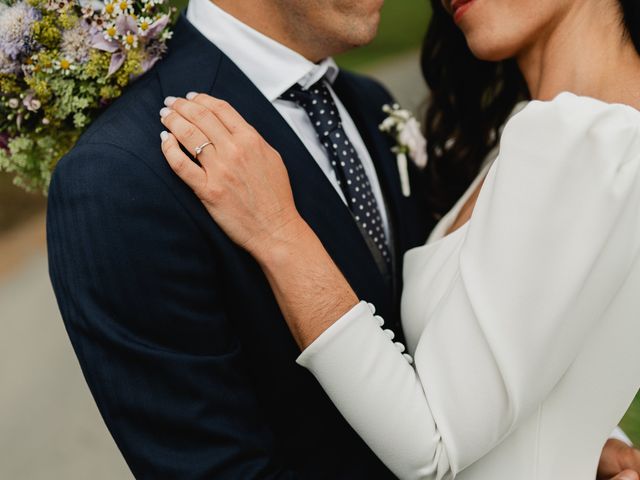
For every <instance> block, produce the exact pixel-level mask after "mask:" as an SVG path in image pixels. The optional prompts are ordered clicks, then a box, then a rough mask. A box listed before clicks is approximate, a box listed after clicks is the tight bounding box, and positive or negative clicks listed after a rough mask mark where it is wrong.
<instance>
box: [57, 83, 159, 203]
mask: <svg viewBox="0 0 640 480" xmlns="http://www.w3.org/2000/svg"><path fill="white" fill-rule="evenodd" d="M161 107H162V89H161V87H160V82H159V79H158V76H157V74H156V73H155V72H154V71H153V70H152V71H151V72H149V73H148V74H147V75H145V76H144V77H142V78H140V79H139V80H138V81H136V82H135V83H133V84H132V85H130V86H129V87H128V88H127V90H126V91H125V92H124V94H123V95H122V96H121V97H120V98H118V99H117V100H115V101H114V102H113V104H111V105H110V106H109V107H108V108H106V109H105V110H104V111H103V112H102V113H101V114H100V115H99V116H98V118H96V120H95V121H94V122H93V123H92V124H91V125H90V126H89V127H88V128H87V130H86V131H85V132H84V133H83V135H82V136H81V137H80V139H79V141H78V142H77V143H76V145H75V146H74V147H73V148H72V149H71V151H70V152H69V153H67V154H66V155H65V156H64V157H63V158H62V159H61V160H60V162H59V163H58V165H57V166H56V168H55V169H54V173H53V178H52V193H53V191H55V188H54V187H55V185H56V184H64V185H65V188H74V186H75V187H80V186H82V185H92V186H93V187H92V188H96V189H97V188H103V187H104V186H105V184H109V185H111V187H109V188H120V187H119V185H123V186H124V185H125V184H128V182H129V180H127V177H128V178H129V179H130V178H137V179H138V180H140V179H144V178H147V179H151V178H152V177H154V176H156V175H154V174H153V173H152V171H153V170H156V171H157V170H160V169H161V168H162V164H161V163H162V162H161V160H162V158H161V157H162V153H161V151H160V147H159V146H160V136H159V135H160V132H161V131H162V124H161V123H160V120H159V113H158V112H159V110H160V108H161ZM150 174H151V175H150ZM106 178H108V179H109V182H105V179H106ZM150 181H151V180H150ZM153 181H155V180H153Z"/></svg>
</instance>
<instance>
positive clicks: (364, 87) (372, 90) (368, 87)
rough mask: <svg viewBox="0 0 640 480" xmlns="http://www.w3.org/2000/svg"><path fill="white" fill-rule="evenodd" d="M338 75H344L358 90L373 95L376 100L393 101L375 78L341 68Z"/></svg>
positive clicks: (387, 91)
mask: <svg viewBox="0 0 640 480" xmlns="http://www.w3.org/2000/svg"><path fill="white" fill-rule="evenodd" d="M340 75H342V76H344V79H345V80H346V81H347V82H348V83H350V84H352V85H354V86H356V87H357V88H358V90H361V91H363V92H364V93H366V94H367V95H369V96H373V98H375V99H376V100H380V101H382V102H384V103H389V102H392V101H393V96H392V95H391V93H390V92H389V90H387V88H386V87H385V86H384V85H383V84H382V83H380V82H379V81H378V80H376V79H375V78H372V77H370V76H368V75H364V74H361V73H355V72H351V71H348V70H341V71H340Z"/></svg>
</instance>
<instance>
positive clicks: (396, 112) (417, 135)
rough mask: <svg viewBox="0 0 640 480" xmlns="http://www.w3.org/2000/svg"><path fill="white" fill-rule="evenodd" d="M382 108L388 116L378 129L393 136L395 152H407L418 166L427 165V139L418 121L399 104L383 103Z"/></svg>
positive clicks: (423, 166)
mask: <svg viewBox="0 0 640 480" xmlns="http://www.w3.org/2000/svg"><path fill="white" fill-rule="evenodd" d="M382 110H383V111H384V112H385V113H387V114H388V115H389V116H388V117H387V118H386V119H385V120H384V121H383V122H382V123H381V124H380V130H381V131H383V132H386V133H388V134H390V135H391V136H393V137H394V138H395V140H396V142H397V143H398V144H397V146H396V147H395V148H394V152H395V153H405V154H408V155H409V157H410V158H411V160H413V163H415V165H416V166H417V167H419V168H425V167H426V166H427V140H426V139H425V138H424V135H422V131H421V126H420V122H418V121H417V120H416V118H415V117H414V116H413V114H412V113H411V112H410V111H409V110H404V109H402V108H400V105H398V104H395V105H393V106H390V105H385V106H384V107H382Z"/></svg>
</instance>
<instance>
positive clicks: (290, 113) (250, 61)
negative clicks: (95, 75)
mask: <svg viewBox="0 0 640 480" xmlns="http://www.w3.org/2000/svg"><path fill="white" fill-rule="evenodd" d="M187 20H189V22H191V24H193V26H194V27H195V28H196V29H198V30H199V31H200V33H202V34H203V35H204V36H205V37H206V38H207V39H209V40H210V41H211V42H212V43H214V44H215V45H216V46H217V47H218V48H219V49H220V50H221V51H222V52H223V53H224V54H225V55H226V56H227V57H229V58H230V59H231V60H232V61H233V62H234V63H235V64H236V65H237V66H238V68H240V70H242V72H243V73H244V74H245V75H246V76H247V77H248V78H249V80H251V81H252V82H253V83H254V85H255V86H256V87H257V88H258V90H260V92H261V93H262V94H263V95H264V96H265V97H266V98H267V99H268V100H269V101H270V102H271V103H272V104H273V106H274V107H275V108H276V110H278V112H280V114H281V115H282V117H283V118H284V119H285V120H286V121H287V123H288V124H289V125H290V126H291V128H292V129H293V131H294V132H295V133H296V134H297V135H298V137H299V138H300V140H301V141H302V143H303V144H304V145H305V146H306V147H307V150H308V151H309V153H310V154H311V156H312V157H313V158H314V159H315V161H316V162H317V164H318V166H319V167H320V169H321V170H322V171H323V172H324V174H325V175H326V177H327V178H328V179H329V181H330V182H331V184H332V185H333V187H334V188H335V190H336V193H337V194H338V195H340V197H341V198H342V201H343V202H344V203H345V205H346V204H347V202H346V199H345V197H344V194H343V192H342V189H341V188H340V186H339V185H338V180H337V178H336V174H335V171H334V169H333V167H332V166H331V160H330V159H329V156H328V154H327V151H326V149H325V148H324V146H323V145H322V144H321V143H320V140H319V139H318V135H317V133H316V130H315V129H314V127H313V125H312V124H311V120H310V119H309V117H308V115H307V113H306V112H305V110H304V109H303V108H302V107H300V106H298V105H297V104H296V103H293V102H290V101H285V100H281V99H280V98H279V97H280V95H282V94H283V93H285V92H286V91H287V90H288V89H289V88H290V87H292V86H293V85H295V84H296V83H299V84H300V85H301V86H302V87H303V88H308V87H310V86H311V85H313V84H314V83H316V82H317V81H318V80H320V79H321V78H323V77H324V78H325V80H326V82H327V85H328V87H329V90H330V91H331V94H332V96H333V99H334V101H335V102H336V105H337V107H338V112H339V113H340V117H341V119H342V123H343V126H344V129H345V132H346V133H347V135H348V136H349V139H350V140H351V143H352V144H353V146H354V148H355V150H356V152H357V153H358V156H359V157H360V160H361V161H362V165H363V166H364V169H365V172H366V173H367V176H368V177H369V181H370V183H371V188H372V189H373V194H374V196H375V198H376V200H377V202H378V206H379V207H380V213H381V215H382V222H383V224H384V229H385V233H386V235H387V238H390V236H389V222H388V216H387V212H386V209H385V204H384V200H383V196H382V190H381V188H380V183H379V181H378V176H377V174H376V169H375V166H374V164H373V161H372V160H371V155H370V154H369V152H368V150H367V147H366V146H365V143H364V141H363V140H362V137H361V136H360V133H359V132H358V129H357V127H356V125H355V124H354V122H353V120H352V118H351V116H350V115H349V112H347V109H346V108H345V107H344V105H343V104H342V102H341V101H340V99H339V98H338V97H337V96H336V94H335V92H334V91H333V89H332V88H331V83H333V81H335V79H336V77H337V76H338V73H339V69H338V66H337V65H336V63H335V62H334V61H333V59H331V58H327V59H326V60H324V61H322V62H321V63H319V64H315V63H313V62H311V61H309V60H307V59H306V58H304V57H303V56H302V55H300V54H299V53H296V52H295V51H293V50H291V49H290V48H288V47H285V46H284V45H282V44H281V43H278V42H276V41H275V40H273V39H271V38H269V37H267V36H265V35H263V34H262V33H260V32H258V31H256V30H254V29H253V28H251V27H249V26H248V25H246V24H244V23H242V22H241V21H240V20H238V19H237V18H235V17H233V16H232V15H230V14H228V13H227V12H225V11H224V10H222V9H221V8H220V7H218V6H217V5H215V4H214V3H213V2H211V1H210V0H191V1H190V2H189V7H188V9H187Z"/></svg>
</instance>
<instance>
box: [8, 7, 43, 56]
mask: <svg viewBox="0 0 640 480" xmlns="http://www.w3.org/2000/svg"><path fill="white" fill-rule="evenodd" d="M39 19H40V13H39V12H38V11H37V10H36V9H35V8H33V7H31V6H29V5H28V4H27V3H26V2H23V1H21V2H18V3H16V4H14V5H13V6H11V7H9V8H5V9H3V11H2V16H0V50H1V51H2V52H4V54H5V55H6V56H8V57H9V58H11V59H13V60H16V59H18V57H20V55H21V54H23V53H24V52H25V51H26V50H28V49H29V48H30V45H31V27H32V26H33V23H34V22H36V21H37V20H39Z"/></svg>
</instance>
